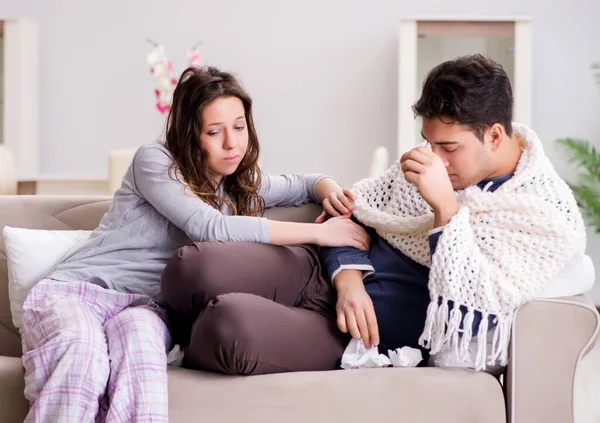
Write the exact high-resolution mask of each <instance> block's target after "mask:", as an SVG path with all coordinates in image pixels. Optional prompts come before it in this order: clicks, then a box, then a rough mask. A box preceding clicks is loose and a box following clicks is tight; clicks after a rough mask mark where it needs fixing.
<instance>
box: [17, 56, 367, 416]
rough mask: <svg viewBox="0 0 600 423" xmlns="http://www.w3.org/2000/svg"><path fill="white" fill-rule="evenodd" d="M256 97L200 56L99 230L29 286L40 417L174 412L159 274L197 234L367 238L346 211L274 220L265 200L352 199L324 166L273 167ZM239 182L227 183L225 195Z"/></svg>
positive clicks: (35, 409) (34, 409) (27, 339)
mask: <svg viewBox="0 0 600 423" xmlns="http://www.w3.org/2000/svg"><path fill="white" fill-rule="evenodd" d="M258 152H259V146H258V139H257V136H256V131H255V129H254V123H253V120H252V102H251V100H250V98H249V97H248V95H247V94H246V92H245V91H244V90H243V89H242V88H241V87H240V85H239V83H238V82H237V81H236V80H235V78H234V77H233V76H232V75H230V74H227V73H224V72H220V71H219V70H217V69H214V68H208V69H199V68H190V69H187V70H186V71H185V72H184V73H183V75H182V76H181V79H180V81H179V84H178V86H177V88H176V90H175V93H174V97H173V107H172V110H171V112H170V115H169V118H168V122H167V133H166V142H165V143H164V145H161V144H150V145H146V146H143V147H141V148H140V149H139V150H138V151H137V152H136V154H135V157H134V159H133V162H132V164H131V166H130V167H129V169H128V171H127V173H126V175H125V176H124V178H123V183H122V186H121V188H120V189H119V190H118V191H117V192H116V193H115V196H114V199H113V202H112V205H111V208H110V210H109V211H108V213H107V214H106V215H105V216H104V217H103V219H102V221H101V222H100V225H99V227H98V228H97V229H96V230H95V231H94V232H93V233H92V235H91V236H90V239H89V240H88V241H87V242H86V243H85V245H83V246H82V247H80V248H78V249H77V250H76V251H75V252H73V253H72V254H70V255H69V256H68V257H66V258H65V259H64V260H63V261H62V262H61V263H60V264H58V265H57V266H56V267H55V268H54V269H53V270H52V271H51V272H50V274H49V275H47V276H46V278H44V280H43V281H41V282H40V283H39V284H37V285H36V286H35V287H34V288H33V289H32V290H31V292H30V294H29V295H28V297H27V300H26V302H25V305H24V314H23V320H24V337H23V345H24V356H23V363H24V367H25V371H26V374H25V383H26V387H25V395H26V397H27V398H28V399H29V400H30V402H31V405H32V406H31V410H30V412H29V415H28V417H27V420H28V421H36V422H57V421H78V422H92V421H102V420H105V421H107V422H168V402H167V371H166V352H167V351H168V349H169V348H170V347H171V337H170V334H169V330H168V328H167V325H166V323H165V322H166V316H165V314H166V313H165V312H164V309H163V308H162V306H161V304H162V300H161V298H160V275H161V272H162V270H163V269H164V267H165V265H166V263H167V261H168V259H169V258H170V257H171V256H172V255H173V254H174V253H175V251H177V249H178V248H180V247H182V246H184V245H187V244H189V243H191V242H193V241H195V242H204V241H249V242H254V243H258V244H259V245H260V243H271V244H276V245H282V244H303V243H316V244H321V245H354V246H357V247H359V248H366V244H367V243H368V238H367V235H366V233H365V232H364V231H363V230H362V229H361V228H360V227H359V226H357V225H355V224H354V223H352V222H351V220H349V219H348V218H347V217H343V216H340V217H339V218H336V219H332V220H330V221H328V222H326V223H324V224H322V225H319V224H298V223H287V222H274V221H270V220H267V219H265V218H262V217H260V215H261V213H262V211H263V209H264V208H265V207H271V206H276V205H282V206H283V205H298V204H301V203H304V202H308V201H311V200H313V201H323V200H325V201H324V204H323V205H324V208H325V211H329V212H330V213H334V214H339V213H338V212H337V211H335V210H334V209H337V210H339V212H342V213H347V211H348V210H347V207H348V206H349V205H350V201H349V199H348V198H347V197H346V196H345V195H344V193H343V190H342V189H341V188H340V187H339V185H338V184H337V183H335V182H334V181H333V180H332V179H329V178H325V177H323V176H320V175H289V176H279V177H271V176H268V175H264V174H262V173H261V172H260V169H259V168H258V164H257V160H258ZM224 193H227V195H224Z"/></svg>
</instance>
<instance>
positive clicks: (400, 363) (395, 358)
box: [341, 339, 423, 370]
mask: <svg viewBox="0 0 600 423" xmlns="http://www.w3.org/2000/svg"><path fill="white" fill-rule="evenodd" d="M421 361H423V354H421V350H419V349H416V348H411V347H402V348H397V349H396V350H395V351H392V350H388V355H387V356H386V355H385V354H379V351H378V350H377V347H372V348H370V349H367V348H366V347H365V344H364V343H363V340H362V339H358V340H357V339H353V340H351V341H350V343H349V344H348V346H347V347H346V350H345V351H344V354H343V355H342V365H341V367H342V369H346V370H350V369H369V368H377V367H388V366H394V367H416V366H417V365H418V364H419V363H420V362H421Z"/></svg>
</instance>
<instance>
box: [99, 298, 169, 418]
mask: <svg viewBox="0 0 600 423" xmlns="http://www.w3.org/2000/svg"><path fill="white" fill-rule="evenodd" d="M104 329H105V330H106V337H107V339H108V351H109V357H110V380H109V382H108V391H107V393H108V400H109V401H108V402H109V409H108V414H107V417H106V423H117V422H119V423H121V422H122V423H141V422H148V423H156V422H160V423H168V422H169V406H168V388H167V349H168V348H170V344H171V339H170V335H169V330H168V328H167V325H166V324H165V316H164V315H163V312H162V311H161V310H160V309H159V308H158V307H156V306H152V305H148V306H138V307H135V306H133V307H129V308H126V309H124V310H123V311H121V312H120V313H118V314H117V315H115V316H114V317H112V318H111V319H109V320H108V321H107V322H106V323H105V325H104Z"/></svg>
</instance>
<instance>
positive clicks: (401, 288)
mask: <svg viewBox="0 0 600 423" xmlns="http://www.w3.org/2000/svg"><path fill="white" fill-rule="evenodd" d="M365 289H366V290H367V293H368V294H369V296H370V297H371V300H372V301H373V307H374V308H375V315H376V316H377V326H378V327H379V339H380V343H379V352H380V353H382V354H386V355H387V352H388V350H392V351H393V350H395V349H396V348H402V347H411V348H418V349H420V350H421V352H422V354H423V358H424V360H423V362H422V365H424V364H426V363H427V359H428V358H429V350H427V349H425V348H422V347H421V346H420V345H419V337H420V336H421V333H422V332H423V327H424V326H425V318H426V315H427V306H428V305H429V291H428V289H427V285H426V282H424V283H423V285H415V284H412V285H411V284H401V283H397V282H395V281H394V282H390V281H386V280H385V279H384V278H380V279H379V280H376V281H370V282H368V283H367V284H366V285H365Z"/></svg>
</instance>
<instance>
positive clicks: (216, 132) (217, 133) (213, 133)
mask: <svg viewBox="0 0 600 423" xmlns="http://www.w3.org/2000/svg"><path fill="white" fill-rule="evenodd" d="M207 134H208V136H209V137H214V136H216V135H219V131H211V132H207Z"/></svg>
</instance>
